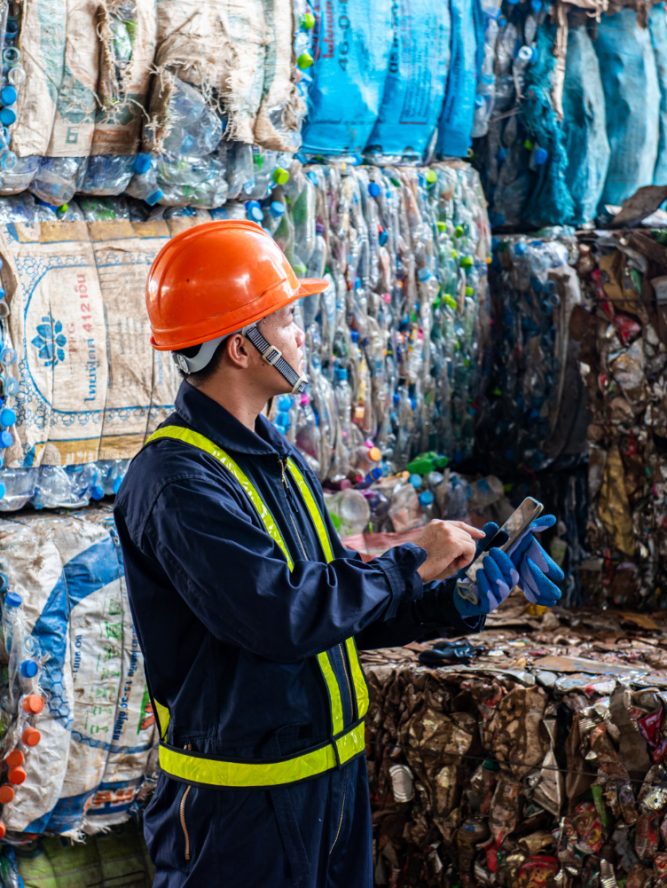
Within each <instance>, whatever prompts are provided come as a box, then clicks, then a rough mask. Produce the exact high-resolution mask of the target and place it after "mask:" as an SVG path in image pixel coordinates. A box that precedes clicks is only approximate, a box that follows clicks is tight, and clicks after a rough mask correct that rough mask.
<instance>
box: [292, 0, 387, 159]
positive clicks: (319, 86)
mask: <svg viewBox="0 0 667 888" xmlns="http://www.w3.org/2000/svg"><path fill="white" fill-rule="evenodd" d="M313 11H314V14H315V19H316V24H315V28H314V31H313V56H312V57H313V59H314V64H313V67H312V69H310V71H309V74H310V76H311V77H312V82H311V83H310V85H309V89H308V114H307V117H306V120H305V123H304V128H303V151H305V152H306V153H307V154H311V155H316V156H317V155H325V156H326V155H334V156H337V155H347V156H350V155H352V156H353V155H355V154H360V153H361V152H362V151H363V149H364V147H365V146H366V144H367V142H368V139H369V137H370V135H371V133H372V131H373V127H374V126H375V124H376V121H377V119H378V114H379V111H380V105H381V103H382V97H383V93H384V86H385V81H386V78H387V71H388V69H389V56H390V52H391V43H392V19H391V8H390V4H387V3H383V2H382V0H360V2H357V3H348V2H347V0H329V2H327V3H322V2H319V0H318V2H315V3H313Z"/></svg>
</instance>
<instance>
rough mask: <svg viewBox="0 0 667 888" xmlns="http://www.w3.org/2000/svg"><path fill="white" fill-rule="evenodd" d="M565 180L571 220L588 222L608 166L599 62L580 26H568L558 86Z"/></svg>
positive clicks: (587, 35) (607, 144)
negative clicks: (561, 80) (562, 77)
mask: <svg viewBox="0 0 667 888" xmlns="http://www.w3.org/2000/svg"><path fill="white" fill-rule="evenodd" d="M563 140H564V148H565V153H566V155H567V170H566V173H565V182H566V185H567V188H568V189H569V192H570V194H571V196H572V202H573V205H574V206H573V214H572V218H571V220H570V221H571V222H572V223H573V224H576V225H581V224H582V223H586V222H591V221H592V220H593V219H594V218H595V215H596V212H597V207H598V204H599V202H600V198H601V197H602V189H603V188H604V183H605V179H606V177H607V169H608V167H609V154H610V152H609V141H608V139H607V128H606V118H605V98H604V91H603V87H602V78H601V72H600V65H599V63H598V59H597V56H596V54H595V50H594V49H593V43H592V41H591V38H590V36H589V33H588V29H587V27H586V25H585V24H579V25H576V26H572V27H570V31H569V34H568V42H567V65H566V68H565V83H564V88H563Z"/></svg>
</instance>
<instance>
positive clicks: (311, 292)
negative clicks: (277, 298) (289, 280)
mask: <svg viewBox="0 0 667 888" xmlns="http://www.w3.org/2000/svg"><path fill="white" fill-rule="evenodd" d="M328 286H329V281H325V280H324V278H301V280H300V281H299V289H298V291H297V295H296V296H295V297H294V298H295V299H301V298H302V297H303V296H315V294H316V293H324V291H325V290H326V289H327V287H328Z"/></svg>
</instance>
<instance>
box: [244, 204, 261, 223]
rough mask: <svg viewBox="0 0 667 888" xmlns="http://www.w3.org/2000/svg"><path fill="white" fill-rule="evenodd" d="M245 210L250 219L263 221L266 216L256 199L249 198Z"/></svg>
mask: <svg viewBox="0 0 667 888" xmlns="http://www.w3.org/2000/svg"><path fill="white" fill-rule="evenodd" d="M245 212H246V216H247V217H248V219H250V220H251V221H252V222H261V221H262V219H263V218H264V213H263V212H262V208H261V206H260V205H259V203H258V201H256V200H249V201H248V202H247V204H246V205H245Z"/></svg>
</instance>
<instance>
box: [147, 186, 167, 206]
mask: <svg viewBox="0 0 667 888" xmlns="http://www.w3.org/2000/svg"><path fill="white" fill-rule="evenodd" d="M163 197H164V191H162V189H161V188H156V189H155V191H151V193H150V194H149V195H148V197H147V198H146V203H147V204H148V206H149V207H154V206H155V204H156V203H158V202H159V201H161V200H162V198H163Z"/></svg>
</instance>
